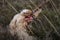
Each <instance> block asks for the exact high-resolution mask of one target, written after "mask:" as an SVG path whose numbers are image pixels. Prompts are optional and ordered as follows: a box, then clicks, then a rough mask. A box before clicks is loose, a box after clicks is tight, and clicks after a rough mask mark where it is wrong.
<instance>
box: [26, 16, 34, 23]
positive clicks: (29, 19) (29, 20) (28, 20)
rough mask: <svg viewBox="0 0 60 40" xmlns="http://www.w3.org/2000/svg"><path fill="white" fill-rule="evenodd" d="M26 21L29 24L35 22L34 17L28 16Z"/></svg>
mask: <svg viewBox="0 0 60 40" xmlns="http://www.w3.org/2000/svg"><path fill="white" fill-rule="evenodd" d="M25 20H26V21H27V22H31V21H32V20H33V17H32V16H28V17H27V18H25Z"/></svg>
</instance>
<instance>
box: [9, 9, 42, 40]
mask: <svg viewBox="0 0 60 40" xmlns="http://www.w3.org/2000/svg"><path fill="white" fill-rule="evenodd" d="M40 12H41V11H40ZM34 13H35V12H33V11H32V10H29V9H24V10H22V11H21V12H20V13H18V14H16V15H15V16H14V17H13V19H12V20H11V22H10V24H9V28H10V33H11V34H12V35H13V36H14V35H15V34H16V35H17V36H18V37H19V38H18V39H19V40H37V39H36V38H35V37H34V36H30V35H29V34H28V33H27V29H26V27H28V26H27V25H28V23H30V22H32V20H33V16H32V15H34V16H35V17H37V16H38V13H35V14H34Z"/></svg>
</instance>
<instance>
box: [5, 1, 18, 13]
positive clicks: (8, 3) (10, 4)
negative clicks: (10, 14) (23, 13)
mask: <svg viewBox="0 0 60 40" xmlns="http://www.w3.org/2000/svg"><path fill="white" fill-rule="evenodd" d="M5 1H6V2H7V3H8V5H10V7H12V9H13V10H14V11H15V12H16V13H19V12H18V11H17V10H16V9H15V8H14V7H13V6H12V5H11V3H9V2H8V1H7V0H5Z"/></svg>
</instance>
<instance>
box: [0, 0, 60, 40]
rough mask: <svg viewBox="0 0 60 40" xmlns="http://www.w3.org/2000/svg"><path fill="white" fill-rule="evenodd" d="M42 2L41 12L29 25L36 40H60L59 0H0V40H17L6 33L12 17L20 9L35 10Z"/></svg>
mask: <svg viewBox="0 0 60 40" xmlns="http://www.w3.org/2000/svg"><path fill="white" fill-rule="evenodd" d="M43 1H48V2H47V3H46V4H45V5H43V6H42V9H43V10H42V12H41V13H40V14H39V16H38V18H37V20H35V21H33V22H32V23H31V24H30V25H31V26H33V27H31V30H32V31H33V33H34V34H31V33H30V34H31V35H34V36H36V37H37V38H38V40H60V0H0V40H17V37H12V36H11V35H10V34H9V33H8V31H7V28H8V25H9V23H10V21H11V20H12V18H13V16H14V15H15V14H17V13H19V12H20V11H21V10H22V9H26V8H27V9H31V10H34V9H36V8H37V7H38V6H39V5H40V4H41V3H42V2H43Z"/></svg>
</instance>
